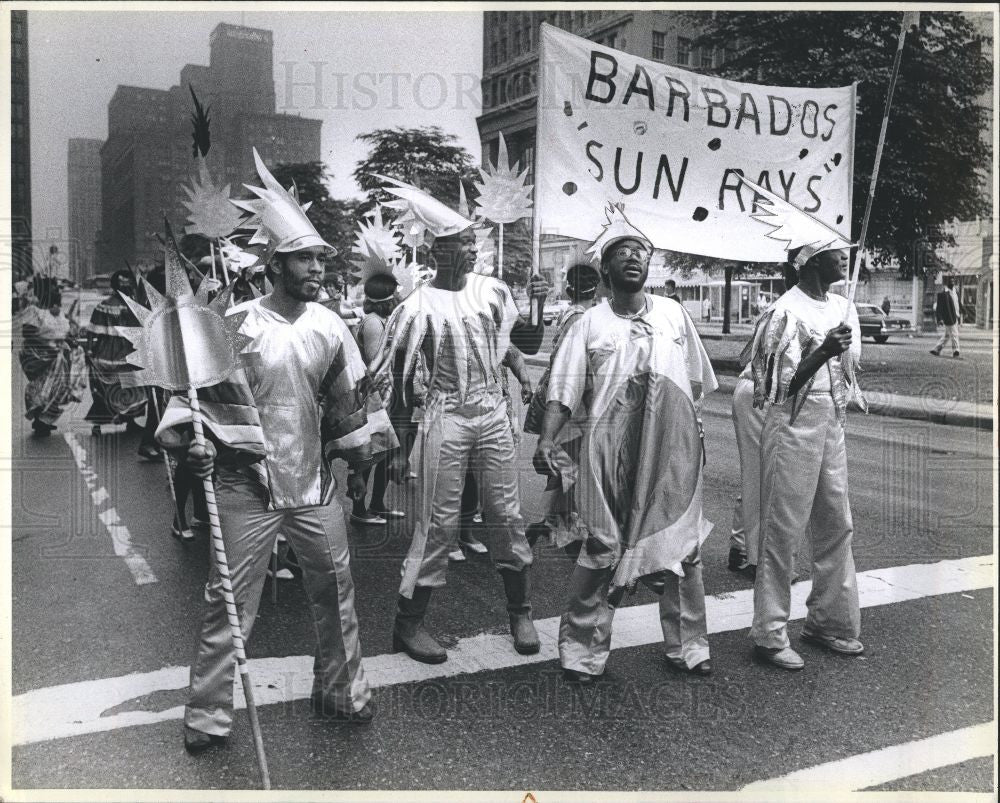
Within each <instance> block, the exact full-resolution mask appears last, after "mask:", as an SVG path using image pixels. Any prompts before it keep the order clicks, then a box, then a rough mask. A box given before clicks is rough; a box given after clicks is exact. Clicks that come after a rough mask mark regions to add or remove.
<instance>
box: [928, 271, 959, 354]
mask: <svg viewBox="0 0 1000 803" xmlns="http://www.w3.org/2000/svg"><path fill="white" fill-rule="evenodd" d="M934 317H935V318H936V319H937V322H938V323H939V324H941V325H942V326H944V334H943V335H941V339H940V340H938V342H937V345H936V346H934V348H932V349H931V354H933V355H934V356H935V357H940V356H941V349H943V348H945V347H946V346H947V345H948V344H951V349H952V353H951V356H952V357H958V356H960V352H959V345H958V330H959V329H960V328H961V326H962V309H961V307H959V304H958V293H956V292H955V280H954V279H952V277H951V276H945V277H944V289H943V290H941V292H940V293H938V294H937V303H935V305H934Z"/></svg>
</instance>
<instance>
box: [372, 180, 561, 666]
mask: <svg viewBox="0 0 1000 803" xmlns="http://www.w3.org/2000/svg"><path fill="white" fill-rule="evenodd" d="M405 192H406V197H407V199H408V200H409V202H410V203H411V204H415V205H417V206H418V207H419V214H420V215H422V218H421V219H424V220H430V221H432V222H434V225H433V226H432V228H431V229H430V233H431V234H433V235H434V236H435V237H436V238H437V239H436V240H435V242H434V245H433V247H432V249H431V257H432V258H433V260H434V261H435V262H436V267H437V272H436V274H435V276H434V278H433V279H432V280H431V281H429V282H427V283H425V284H422V285H420V286H419V287H417V289H416V290H414V291H413V292H412V293H411V294H410V295H409V296H408V297H407V298H406V300H404V301H403V302H402V303H401V304H400V305H399V306H398V307H397V308H396V310H395V311H394V312H393V314H392V316H391V317H390V319H389V322H388V325H387V329H386V336H385V338H383V354H382V355H381V357H380V359H379V363H378V366H377V368H376V371H375V373H376V379H377V380H378V381H379V383H380V385H379V386H380V387H391V388H392V389H393V399H394V401H393V407H392V411H393V412H392V415H393V422H394V424H395V425H396V427H397V433H398V437H399V439H400V440H401V441H405V440H406V438H407V437H408V434H409V432H410V430H411V429H412V426H413V425H412V419H413V416H412V403H413V399H412V393H411V392H410V388H411V387H412V381H413V372H414V368H415V366H416V363H417V355H418V354H423V356H424V358H425V361H426V365H427V372H428V376H429V379H428V382H427V385H428V387H427V395H426V399H425V401H424V412H423V419H422V420H421V422H420V425H419V428H418V430H417V439H419V441H420V443H419V444H417V446H416V447H415V450H414V454H416V455H419V457H420V465H419V468H417V470H416V473H417V475H418V483H419V487H420V508H419V509H420V513H419V516H418V520H417V521H416V522H415V523H414V531H413V540H412V543H411V545H410V550H409V553H408V555H407V557H406V559H405V560H404V562H403V578H402V582H401V584H400V588H399V597H398V600H397V611H396V617H395V621H394V623H393V649H394V650H397V651H403V652H406V654H407V655H409V656H410V657H411V658H413V659H414V660H416V661H421V662H424V663H441V662H443V661H445V660H447V657H448V656H447V653H446V652H445V649H444V648H443V647H442V646H441V645H440V644H439V643H438V641H437V640H436V639H435V638H434V637H433V636H432V635H431V634H430V632H429V631H428V630H427V628H426V627H425V626H424V617H425V615H426V612H427V607H428V605H429V603H430V597H431V594H432V592H433V590H434V589H435V588H441V587H443V586H444V585H445V583H446V574H447V568H448V553H449V551H450V550H451V549H452V548H453V546H454V545H455V543H456V542H457V540H458V534H459V524H460V522H459V516H460V503H461V496H462V487H463V484H464V481H465V475H466V472H467V471H468V470H469V469H470V468H471V469H472V470H473V471H474V472H475V473H476V474H477V477H476V479H477V481H478V484H479V499H480V502H481V503H482V509H483V510H482V514H483V520H484V525H485V528H484V529H485V531H486V532H487V533H488V534H489V535H490V536H491V538H490V547H489V552H490V558H491V559H492V561H493V563H494V565H495V566H496V568H497V570H498V571H499V574H500V576H501V578H502V580H503V585H504V592H505V595H506V597H507V611H508V614H509V619H510V628H511V635H512V636H513V639H514V649H515V650H516V651H517V652H519V653H522V654H533V653H537V652H538V650H539V648H540V645H539V641H538V634H537V633H536V632H535V627H534V624H533V623H532V620H531V601H530V566H531V562H532V554H531V548H530V547H529V546H528V542H527V539H526V538H525V536H524V521H523V519H522V518H521V500H520V492H519V488H518V471H517V454H516V451H515V449H514V435H513V431H512V429H511V424H510V419H509V418H508V414H507V406H506V403H505V401H504V395H503V388H502V384H501V383H502V379H501V376H500V372H501V370H502V365H501V362H502V360H503V359H504V357H505V355H506V354H507V351H508V348H509V347H510V345H511V344H513V345H514V346H516V347H517V348H519V349H520V350H521V351H523V352H525V353H527V354H534V353H536V352H537V351H538V348H539V346H540V345H541V341H542V337H543V336H544V333H545V326H544V323H542V322H541V321H539V322H538V324H537V325H536V326H531V325H529V324H528V323H527V322H526V321H523V320H522V319H520V317H519V315H518V312H517V307H516V306H515V305H514V299H513V297H512V296H511V293H510V289H509V288H508V287H507V285H505V284H504V283H503V282H500V281H498V280H497V279H494V278H492V277H490V276H485V275H480V274H475V273H472V272H471V269H472V266H473V263H474V262H475V258H476V237H475V234H474V233H473V232H472V230H471V227H472V226H473V223H472V221H471V220H468V219H466V218H464V217H463V216H461V215H459V214H458V213H456V212H453V211H452V210H450V209H448V208H447V207H445V206H444V205H443V204H441V203H440V202H439V201H437V200H436V199H434V198H431V197H430V196H428V195H427V194H426V193H424V192H423V191H421V190H418V189H417V188H415V187H410V186H408V185H407V186H406V189H405ZM435 221H436V222H435ZM546 290H547V288H546V285H545V282H544V280H543V279H540V278H535V279H532V280H531V282H529V296H531V297H542V298H544V295H545V293H546ZM408 474H409V465H408V461H407V460H406V458H405V456H404V455H403V454H402V453H399V454H397V455H395V456H394V463H393V466H392V474H391V476H392V477H393V479H395V480H396V481H401V480H404V479H405V478H406V477H407V476H408Z"/></svg>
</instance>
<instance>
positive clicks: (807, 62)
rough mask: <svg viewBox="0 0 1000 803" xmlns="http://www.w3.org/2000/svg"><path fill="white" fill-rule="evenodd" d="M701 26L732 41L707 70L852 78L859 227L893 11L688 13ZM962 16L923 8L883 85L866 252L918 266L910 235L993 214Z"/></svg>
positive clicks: (890, 50) (977, 56) (827, 81)
mask: <svg viewBox="0 0 1000 803" xmlns="http://www.w3.org/2000/svg"><path fill="white" fill-rule="evenodd" d="M686 16H687V17H688V19H689V20H690V21H691V22H692V23H693V24H694V25H696V26H698V28H699V29H700V30H701V31H702V32H703V33H702V35H700V36H699V37H697V39H696V40H695V42H694V43H693V44H694V46H696V47H707V48H715V49H716V52H724V48H726V47H732V45H733V43H736V44H737V48H736V55H735V57H733V58H729V59H728V60H726V61H725V62H724V63H722V65H721V66H720V67H718V68H717V69H716V70H714V73H715V74H718V75H720V76H722V77H725V78H731V79H735V80H741V81H752V82H755V83H765V84H778V85H786V86H846V85H848V84H850V83H852V82H854V81H857V82H858V83H859V85H858V106H857V129H856V136H855V152H854V195H853V197H854V209H853V223H854V232H853V235H854V237H858V236H860V231H861V221H862V217H863V215H864V209H865V203H866V200H867V195H868V184H869V182H870V180H871V171H872V169H873V167H874V162H875V149H876V145H877V142H878V136H879V131H880V129H881V124H882V112H883V109H884V106H885V98H886V92H887V89H888V83H889V75H890V72H891V68H892V62H893V56H894V55H895V51H896V45H897V40H898V36H899V26H900V20H901V15H900V13H899V12H891V13H871V12H853V11H852V12H842V11H838V12H801V11H780V12H760V11H754V12H728V11H719V12H714V13H712V14H706V13H698V12H688V13H687V14H686ZM990 52H991V49H990V47H989V42H988V41H984V39H983V37H982V36H981V35H980V34H979V32H978V31H977V29H976V27H975V25H974V24H973V21H972V20H971V19H970V16H969V15H967V14H963V13H961V12H954V11H948V10H933V11H923V12H921V16H920V26H919V29H918V30H914V31H910V32H909V33H908V34H907V37H906V44H905V47H904V50H903V54H902V62H901V69H900V74H899V79H898V81H897V84H896V89H895V93H894V95H893V104H892V111H891V115H890V118H889V127H888V131H887V138H886V143H885V150H884V153H883V156H882V163H881V166H880V168H879V178H878V186H877V188H876V194H875V203H874V206H873V209H872V216H871V221H870V223H869V226H868V233H867V241H866V243H865V245H866V248H867V249H870V250H871V251H872V253H873V256H874V257H875V261H876V262H877V263H881V262H885V261H887V260H889V259H891V258H892V257H895V258H896V259H897V260H898V262H899V265H900V267H901V273H902V275H903V276H904V277H909V276H912V275H913V274H914V273H917V274H918V275H919V274H920V273H921V272H922V270H923V267H924V266H923V265H922V262H923V260H918V259H916V258H915V257H916V255H917V254H918V253H919V249H918V247H917V246H918V243H922V242H923V243H927V244H929V245H930V246H931V247H932V248H933V247H934V246H937V245H941V244H943V243H950V242H952V238H951V237H950V236H949V235H948V233H947V232H946V231H945V230H944V229H943V228H942V225H943V224H947V223H948V222H950V221H952V220H955V219H958V220H970V219H973V218H975V217H977V216H989V215H990V214H992V209H991V208H990V202H989V199H988V196H987V193H986V185H987V179H988V176H987V174H986V173H985V172H984V169H985V168H986V167H987V166H988V165H989V164H990V161H991V147H990V144H989V142H988V140H987V139H986V137H984V132H988V131H989V128H988V126H989V122H990V119H989V111H988V109H986V108H984V107H983V105H982V100H981V98H983V97H984V95H985V93H987V92H988V91H990V90H991V88H992V80H993V65H992V63H991V58H990Z"/></svg>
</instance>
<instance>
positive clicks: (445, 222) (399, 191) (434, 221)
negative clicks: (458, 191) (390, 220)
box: [375, 173, 475, 239]
mask: <svg viewBox="0 0 1000 803" xmlns="http://www.w3.org/2000/svg"><path fill="white" fill-rule="evenodd" d="M375 176H376V178H380V179H382V181H386V182H388V183H389V185H390V186H387V187H383V189H384V190H385V191H386V192H389V193H391V194H393V195H395V196H396V197H397V198H398V199H399V200H397V201H389V202H388V203H387V204H386V206H387V207H389V208H390V209H398V210H399V211H401V212H402V213H403V214H402V215H401V216H400V217H399V218H397V220H396V223H397V225H400V226H406V225H410V224H413V223H416V224H419V226H421V227H423V228H424V229H426V233H427V234H428V235H430V237H431V238H432V239H433V238H434V237H448V236H451V235H453V234H458V233H459V232H461V231H465V230H466V229H467V228H469V227H470V226H473V225H475V224H474V222H473V221H471V220H469V219H468V218H467V217H465V216H464V215H460V214H459V213H458V212H456V211H455V210H453V209H451V208H450V207H448V206H447V205H445V204H443V203H441V201H439V200H438V199H437V198H434V197H433V196H431V195H429V194H428V193H426V192H424V190H422V189H420V188H419V187H414V186H413V185H412V184H407V183H406V182H405V181H399V180H397V179H394V178H389V177H388V176H382V175H379V174H378V173H376V174H375Z"/></svg>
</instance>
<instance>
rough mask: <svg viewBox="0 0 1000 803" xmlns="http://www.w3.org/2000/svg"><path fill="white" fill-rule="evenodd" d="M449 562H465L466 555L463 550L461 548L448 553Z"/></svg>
mask: <svg viewBox="0 0 1000 803" xmlns="http://www.w3.org/2000/svg"><path fill="white" fill-rule="evenodd" d="M448 560H450V561H454V562H455V563H461V562H462V561H463V560H465V553H464V552H463V551H462V550H461V548H458V549H453V550H452V551H451V552H449V553H448Z"/></svg>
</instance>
